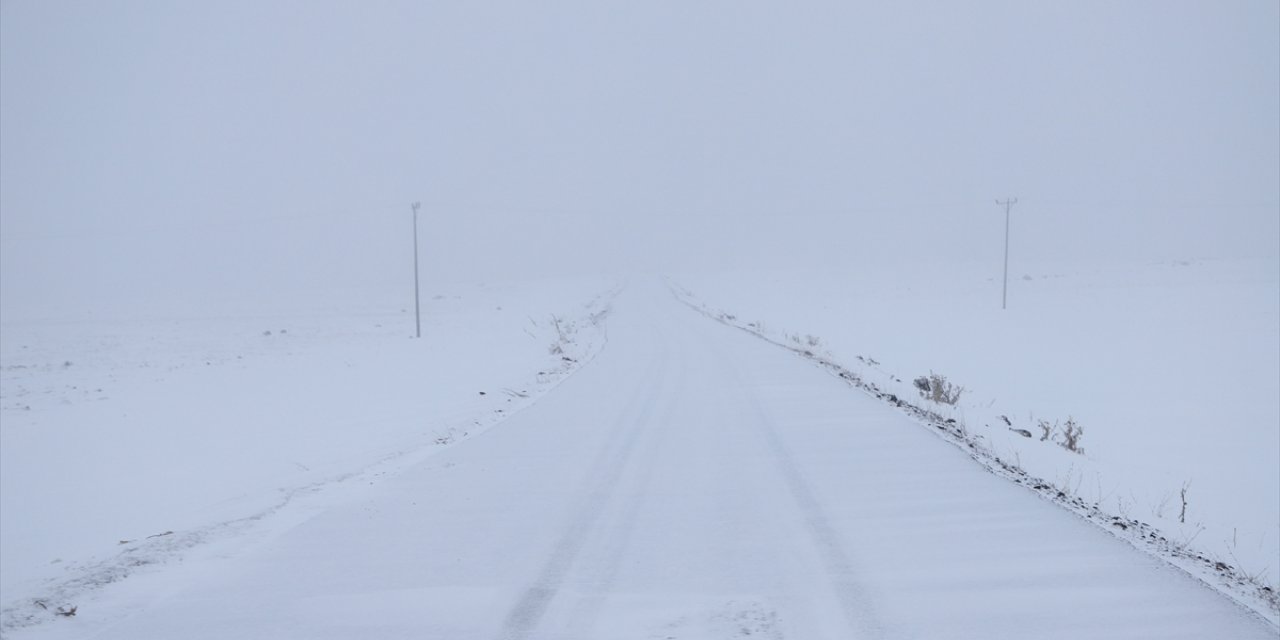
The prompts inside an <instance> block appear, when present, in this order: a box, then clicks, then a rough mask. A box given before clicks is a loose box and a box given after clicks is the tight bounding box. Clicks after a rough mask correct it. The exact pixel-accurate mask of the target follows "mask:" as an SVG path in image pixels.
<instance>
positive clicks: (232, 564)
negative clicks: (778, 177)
mask: <svg viewBox="0 0 1280 640" xmlns="http://www.w3.org/2000/svg"><path fill="white" fill-rule="evenodd" d="M540 293H541V292H540ZM544 295H545V294H544ZM468 298H473V299H474V298H476V294H475V293H474V292H473V293H472V294H471V295H470V296H468V295H466V294H463V299H464V300H465V299H468ZM495 298H497V299H502V300H503V301H504V302H506V303H507V304H511V302H512V301H511V299H510V297H508V296H504V295H499V296H493V297H487V296H481V297H480V298H479V300H484V301H486V302H490V303H491V302H496V301H497V300H496V299H495ZM506 308H508V307H507V306H506V305H504V309H506ZM578 308H579V309H581V307H580V306H579V307H578ZM611 308H612V310H611V312H610V313H609V314H608V316H607V318H602V317H600V316H599V315H596V316H595V317H596V318H597V319H598V320H599V321H603V322H604V323H605V324H607V327H608V341H607V344H606V345H605V346H604V348H602V349H600V350H599V351H598V352H595V355H594V357H591V358H589V359H587V358H586V357H585V356H584V357H583V363H582V366H581V368H580V369H578V370H577V371H576V372H574V373H573V374H572V375H570V376H568V377H566V378H564V379H563V380H562V381H561V382H560V383H559V384H558V385H556V387H555V388H554V389H553V390H550V391H549V392H548V393H546V394H543V395H542V396H541V397H540V398H538V399H537V401H536V402H532V403H529V404H528V406H527V407H525V408H524V410H522V411H519V412H512V413H513V415H510V416H509V417H505V419H503V420H502V421H501V422H500V423H498V424H495V425H493V428H491V429H489V430H487V431H485V432H484V433H480V434H475V435H474V437H465V438H464V439H462V440H461V441H460V442H459V443H458V444H457V446H438V445H434V444H433V443H432V442H430V441H426V440H425V439H424V438H423V437H422V436H421V435H419V434H417V433H409V434H407V435H408V438H407V440H408V441H409V442H410V446H408V447H403V448H402V449H401V450H408V451H413V453H409V454H407V455H404V456H401V458H400V459H399V460H396V459H392V460H389V461H384V462H383V463H382V464H376V465H374V466H373V467H370V468H368V469H367V470H366V471H365V472H363V473H358V474H354V475H351V476H349V477H348V478H347V480H346V481H339V482H330V483H327V484H326V485H322V486H315V487H312V488H310V489H309V490H305V491H302V492H298V494H297V495H296V497H295V499H293V500H291V501H290V502H288V503H286V504H283V505H281V506H279V507H278V508H276V509H275V510H273V511H270V512H267V513H265V514H263V515H262V516H261V517H257V518H250V519H249V520H248V521H246V522H243V523H242V524H241V525H238V526H232V527H223V528H218V527H214V528H208V527H206V528H204V529H203V530H202V531H205V532H209V534H208V535H205V536H203V538H201V536H199V535H191V532H190V530H185V529H180V530H175V531H174V533H173V534H169V535H162V536H161V537H159V538H156V539H155V540H160V541H167V540H169V539H171V538H172V539H174V540H175V542H177V541H181V540H184V539H186V540H190V544H189V545H188V546H186V547H185V548H175V547H174V546H172V545H171V546H167V547H164V548H163V549H161V550H155V549H153V550H152V552H151V553H147V552H146V551H145V550H146V549H147V548H148V545H151V546H155V545H156V544H158V545H166V544H168V543H166V542H160V543H146V542H142V543H141V545H140V547H139V551H138V552H128V551H126V552H125V553H124V554H122V555H123V556H124V557H125V558H126V559H137V560H139V561H142V562H143V563H149V564H147V566H142V567H132V566H129V565H128V564H127V563H126V564H125V565H124V567H123V568H129V569H133V570H134V574H133V575H131V576H129V577H128V578H127V579H123V580H120V579H117V578H118V577H119V573H118V572H117V573H111V572H100V573H98V574H96V575H97V576H99V577H106V578H112V579H113V580H111V581H107V580H104V581H103V582H104V584H100V585H98V586H99V588H95V589H82V590H80V591H78V592H75V591H71V590H63V591H62V592H55V593H51V594H49V599H48V600H45V601H44V602H45V603H46V604H47V606H49V607H50V608H51V609H54V608H63V609H64V611H65V610H68V609H69V607H70V606H75V607H76V608H77V609H76V615H75V616H68V617H62V618H59V617H57V616H56V614H55V613H53V612H51V611H48V610H40V609H39V607H38V605H37V606H35V607H32V606H31V605H30V604H27V605H26V606H24V607H23V608H22V609H21V610H20V611H21V612H27V613H29V614H30V615H31V616H33V617H32V619H31V621H32V622H44V624H34V625H29V626H21V627H19V625H13V626H11V627H10V628H9V629H8V631H9V632H10V633H9V635H12V637H15V638H18V637H22V638H31V639H37V638H39V639H47V640H53V639H63V638H97V639H99V640H111V639H121V640H124V639H134V638H168V637H183V638H210V639H213V638H229V637H264V638H308V639H314V638H333V639H337V638H369V637H378V638H401V637H403V638H410V637H427V638H450V639H464V638H477V639H481V638H528V639H540V638H547V639H550V638H581V639H583V640H588V639H592V640H593V639H595V638H617V639H631V638H635V639H637V640H640V639H646V640H651V639H653V638H679V639H687V640H729V639H731V638H743V637H748V636H750V637H763V638H773V639H780V638H802V639H806V640H815V639H819V638H830V639H833V640H835V639H839V638H850V637H866V638H941V637H945V638H973V639H975V640H976V639H979V638H981V639H984V640H990V639H992V638H1009V639H1011V640H1012V639H1015V638H1019V639H1020V638H1026V637H1037V638H1062V639H1063V640H1074V639H1076V638H1135V637H1160V638H1189V639H1190V638H1206V637H1231V638H1259V639H1261V638H1267V637H1272V635H1273V633H1274V626H1273V625H1269V624H1268V623H1267V622H1266V621H1265V620H1264V619H1263V618H1262V617H1259V616H1257V615H1255V614H1253V613H1250V612H1249V611H1248V610H1247V609H1245V608H1243V607H1240V606H1238V605H1236V604H1234V603H1232V602H1231V601H1230V600H1228V599H1227V598H1223V597H1221V596H1220V595H1219V594H1218V593H1215V592H1214V591H1212V590H1211V589H1209V588H1206V586H1205V585H1204V584H1202V583H1200V582H1198V581H1196V580H1195V579H1193V578H1192V577H1191V576H1188V575H1186V574H1183V573H1181V572H1179V571H1177V570H1175V569H1173V568H1172V567H1170V566H1169V565H1168V564H1167V563H1165V562H1164V561H1163V560H1161V559H1158V558H1154V557H1151V556H1149V555H1147V554H1144V553H1142V552H1141V551H1138V550H1135V549H1133V548H1132V547H1130V546H1129V545H1126V544H1124V543H1122V542H1119V541H1117V540H1115V539H1114V538H1112V537H1111V536H1109V535H1108V534H1107V533H1106V532H1105V531H1103V530H1100V529H1098V528H1097V527H1094V526H1092V525H1090V524H1088V523H1085V522H1082V521H1080V520H1079V519H1078V518H1076V517H1075V516H1074V515H1072V514H1071V513H1069V512H1067V511H1065V510H1063V509H1060V508H1059V507H1057V506H1055V505H1053V504H1049V503H1047V502H1045V501H1043V500H1040V499H1039V498H1038V497H1037V496H1036V495H1034V494H1032V493H1030V492H1028V491H1026V490H1025V489H1024V488H1022V487H1018V486H1016V485H1014V484H1012V483H1009V482H1006V481H1004V480H1002V479H1000V478H997V477H993V476H992V475H991V474H988V473H987V472H985V471H984V470H982V469H981V468H980V467H979V466H977V465H975V464H974V463H973V461H972V460H970V459H969V458H968V457H967V456H965V455H964V454H963V453H961V452H960V451H957V450H956V449H955V448H954V447H952V446H951V445H949V444H947V443H945V442H941V441H939V440H938V439H937V438H935V437H934V436H933V435H932V434H930V432H929V431H928V430H926V429H923V428H920V425H919V424H916V423H914V422H913V420H912V419H910V418H908V417H906V416H903V415H902V414H901V413H900V412H898V411H897V410H895V409H894V408H893V407H892V406H890V405H888V404H886V403H883V402H881V401H879V400H876V399H874V398H872V397H869V396H867V395H866V394H862V393H858V392H855V391H853V390H851V389H849V388H848V386H847V385H845V384H844V382H843V381H841V380H839V379H838V378H836V377H833V376H831V375H828V374H827V373H826V372H824V371H822V370H821V369H820V368H818V367H814V366H813V365H812V363H810V362H807V361H805V360H804V359H803V358H798V357H796V356H795V355H794V354H792V353H789V352H787V351H785V350H782V349H778V348H776V347H775V346H773V345H770V344H767V343H765V342H763V341H761V340H758V339H755V338H753V337H751V336H748V335H746V334H744V333H742V332H740V331H736V330H734V329H732V328H730V327H726V326H723V325H721V324H718V323H716V322H713V321H711V320H709V319H707V318H705V317H703V316H701V315H700V314H698V313H696V312H694V311H693V310H691V309H689V308H688V307H687V306H685V305H682V304H680V302H678V301H677V300H675V299H674V298H673V297H672V296H671V293H670V291H668V290H667V289H666V287H664V286H663V284H662V283H661V282H660V281H658V280H656V279H644V280H642V281H641V282H639V283H637V282H634V281H633V282H632V284H631V285H630V286H628V287H626V288H625V289H624V290H622V291H621V292H620V293H619V294H618V295H617V296H616V298H614V299H613V300H612V302H611ZM467 315H468V317H469V319H470V320H472V324H473V325H474V326H481V325H483V322H482V321H481V320H480V318H481V317H482V316H483V315H484V314H479V313H472V314H467ZM490 322H494V321H492V320H491V321H490ZM494 324H495V325H497V326H506V325H504V324H503V323H501V322H494ZM517 324H518V323H517ZM586 326H588V327H592V326H599V322H595V323H592V322H588V324H587V325H586ZM472 330H475V329H474V328H473V329H472ZM289 333H290V334H292V333H294V331H290V332H289ZM577 333H578V334H580V335H586V334H589V333H590V332H585V333H584V332H577ZM501 334H502V332H501V331H495V332H493V335H494V336H500V335H501ZM472 335H475V334H472ZM264 337H265V336H264ZM271 337H275V335H274V334H273V335H272V336H271ZM476 337H479V336H476ZM513 338H519V336H517V335H514V334H513ZM393 339H394V340H395V341H397V343H399V344H403V342H404V340H403V338H402V336H400V335H396V336H394V337H393ZM525 339H526V340H527V337H526V338H525ZM424 340H425V339H424ZM342 342H343V343H349V342H350V339H346V340H343V341H342ZM531 342H532V343H533V344H534V345H535V346H537V347H539V348H540V349H541V353H539V349H538V348H531V349H518V351H521V352H525V353H527V355H528V359H527V360H526V361H524V362H523V363H520V362H515V361H513V362H509V363H507V364H509V365H516V364H527V365H531V366H538V365H539V363H540V362H542V363H545V362H546V356H547V355H548V354H547V353H546V351H547V350H546V344H547V341H546V340H545V339H543V340H534V341H531ZM515 343H519V340H518V339H517V340H515ZM582 344H585V343H582ZM502 345H503V342H502V340H501V338H500V337H499V338H498V339H497V340H495V341H494V346H502ZM472 346H473V347H474V345H472ZM513 346H514V345H513ZM476 351H479V352H481V353H484V352H485V350H483V349H471V350H470V351H469V353H474V352H476ZM346 353H347V354H348V355H349V354H350V352H346ZM420 355H421V354H420ZM441 355H445V354H441ZM454 355H456V356H459V357H462V356H464V355H465V354H454ZM561 357H564V356H561ZM207 366H214V365H207ZM423 366H424V369H423V371H427V370H435V369H431V368H430V367H429V366H428V365H423ZM543 366H545V364H543ZM326 368H328V369H332V368H334V364H333V363H330V364H329V365H327V367H326ZM461 377H462V376H460V378H461ZM482 377H484V378H487V380H484V381H482V380H481V379H480V378H482ZM432 379H433V380H439V379H440V377H439V376H438V375H437V376H436V377H434V378H432ZM459 382H460V383H461V382H463V380H459ZM469 382H471V383H472V384H470V385H467V388H461V387H459V388H455V389H454V390H453V391H452V394H451V395H452V396H453V397H454V401H453V402H449V401H448V400H444V401H442V402H441V404H440V405H439V406H434V407H433V406H417V407H412V408H414V409H416V411H417V414H416V416H417V417H416V419H417V420H420V421H421V420H427V421H429V422H432V423H434V424H439V423H440V422H438V421H436V419H437V418H440V417H441V416H448V415H450V411H451V410H452V409H456V408H459V404H460V402H459V399H462V398H468V397H474V395H473V394H474V390H475V388H476V387H478V386H483V387H484V388H486V389H490V390H493V389H494V386H493V382H492V377H490V376H479V375H477V376H475V379H474V380H471V381H469ZM482 383H483V384H482ZM512 388H513V389H517V390H522V391H523V390H525V389H527V387H512ZM326 390H327V391H329V392H330V393H334V392H335V388H334V387H327V388H326ZM533 390H534V389H530V391H533ZM344 396H345V394H344ZM385 402H387V403H388V404H391V403H390V401H385ZM503 403H504V404H500V405H499V406H498V407H497V408H494V407H493V406H492V405H489V406H487V407H485V406H472V407H463V408H462V409H463V413H462V415H460V416H459V417H461V418H462V419H463V420H465V419H466V418H465V417H464V416H474V415H485V414H487V413H492V412H495V411H497V410H498V409H501V408H503V407H504V406H505V400H503ZM361 404H362V403H360V402H356V401H354V400H353V399H352V398H351V397H350V396H345V399H339V400H337V401H336V402H335V405H334V406H335V407H345V406H349V405H361ZM513 404H515V403H513ZM395 406H400V405H395ZM406 408H410V407H406ZM34 410H35V409H33V411H34ZM413 419H414V418H412V417H411V418H410V420H413ZM317 420H319V419H318V418H317ZM441 422H447V421H441ZM419 424H421V422H419ZM260 426H261V427H263V428H270V425H260ZM358 426H360V427H363V430H365V431H368V430H370V429H372V428H373V427H372V426H371V425H370V423H369V422H368V421H366V422H363V423H361V424H360V425H358ZM408 430H409V431H412V429H408ZM246 435H248V436H253V435H255V434H246ZM354 442H355V441H354V440H353V441H349V442H347V443H346V444H348V445H354ZM337 446H341V443H338V445H337ZM357 448H359V447H357ZM174 453H175V454H177V455H181V454H182V452H181V451H175V452H174ZM280 453H284V449H281V451H280ZM288 453H289V454H291V455H289V458H290V459H291V460H292V459H293V455H292V454H293V453H294V452H292V451H288ZM186 457H187V458H188V459H195V460H196V463H197V464H198V462H199V458H200V456H198V455H191V454H188V455H187V456H186ZM224 459H225V458H224ZM302 459H303V460H305V461H306V462H308V463H313V464H319V463H318V462H317V461H316V460H315V459H314V458H302ZM135 462H137V461H136V460H135ZM211 466H213V465H205V469H204V470H203V473H205V474H210V478H211V479H214V480H218V481H222V480H225V479H227V476H229V475H232V470H231V469H229V468H228V469H227V470H226V471H225V472H224V473H221V474H219V473H218V472H217V471H215V470H212V469H211V468H210V467H211ZM129 475H133V474H129ZM81 477H82V478H83V476H81ZM279 485H280V483H276V484H274V485H273V484H270V483H263V484H261V486H262V487H263V488H266V489H268V491H270V490H271V488H273V487H278V486H279ZM156 510H157V511H163V510H162V509H156ZM176 520H177V518H176V517H173V518H168V519H167V520H165V522H166V523H167V522H173V521H176ZM160 525H161V522H160V521H158V520H156V521H153V522H151V523H149V526H152V527H153V528H154V527H155V526H160ZM166 526H167V525H166ZM198 531H201V530H198ZM103 533H104V534H106V533H107V532H106V531H103ZM110 533H112V534H114V533H115V530H112V531H110ZM236 534H239V535H236ZM131 544H132V543H130V544H126V545H124V546H126V547H130V546H131ZM157 551H161V552H157ZM116 567H117V568H121V565H119V564H117V565H116ZM18 613H19V612H16V611H11V612H10V614H9V615H10V616H11V617H10V618H9V619H10V620H14V621H16V622H19V623H21V622H24V620H22V619H19V617H18Z"/></svg>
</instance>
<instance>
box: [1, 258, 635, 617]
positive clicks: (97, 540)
mask: <svg viewBox="0 0 1280 640" xmlns="http://www.w3.org/2000/svg"><path fill="white" fill-rule="evenodd" d="M609 286H611V285H610V283H609V281H606V280H604V279H599V278H596V279H579V280H566V281H556V282H545V283H542V284H541V285H538V284H533V285H530V284H522V285H521V286H519V287H513V286H510V285H458V286H451V287H446V286H435V287H430V288H429V289H428V290H427V294H428V295H427V296H425V297H426V298H427V300H426V304H425V308H426V310H427V315H426V317H425V318H424V320H425V322H424V324H423V337H422V339H420V340H419V339H412V335H413V332H414V324H413V315H412V313H411V312H409V313H406V312H404V311H403V310H399V309H395V308H386V307H385V306H384V307H383V308H373V309H368V308H365V309H358V310H352V309H347V310H342V309H333V310H329V311H327V312H318V313H313V314H310V315H301V316H297V315H295V316H273V317H252V316H250V317H246V316H244V315H241V316H234V315H228V316H224V317H221V318H181V317H173V316H169V317H161V316H155V315H149V316H145V315H144V316H141V317H135V318H132V319H129V318H117V319H114V320H107V321H104V320H95V319H93V318H80V319H75V320H64V321H60V322H49V321H47V320H41V319H31V320H27V321H22V320H10V321H8V322H5V323H4V324H3V327H2V329H3V333H2V334H0V335H2V336H3V339H2V340H0V371H2V376H3V377H0V411H2V414H0V415H2V417H3V422H2V427H0V502H2V503H3V505H4V509H3V517H2V518H0V565H2V566H3V567H4V571H3V573H2V574H0V575H2V584H0V590H3V592H4V603H3V604H4V606H6V607H7V606H9V605H11V604H13V603H14V602H15V601H19V600H20V599H22V598H26V597H41V596H43V595H47V592H49V591H50V590H51V589H52V590H55V591H56V590H58V589H60V588H61V587H60V586H59V585H62V584H64V583H66V582H67V581H68V580H72V581H74V580H76V579H79V578H81V577H83V576H84V575H86V574H89V575H91V574H94V573H102V572H103V571H108V573H110V571H109V570H110V569H112V568H113V567H114V566H115V565H117V564H119V563H120V561H121V559H125V558H126V556H128V555H129V554H131V553H136V554H141V555H143V556H146V554H147V553H148V551H147V550H146V549H145V547H146V545H148V544H155V543H157V542H166V541H165V540H160V539H158V538H160V537H161V534H164V533H165V532H179V533H181V532H196V531H201V530H202V529H204V528H207V527H210V526H214V525H218V524H220V523H226V522H229V521H237V520H240V519H244V518H249V517H253V516H255V515H258V514H261V513H264V512H266V511H269V510H271V509H273V508H275V507H277V506H278V505H279V504H281V502H282V501H285V500H288V499H289V498H290V497H291V496H292V495H294V494H296V493H297V492H298V491H299V490H301V489H303V488H306V487H313V486H317V485H323V484H325V483H328V482H333V481H334V480H335V479H341V478H343V477H346V476H347V475H349V474H351V473H353V472H357V471H360V470H363V469H366V468H368V467H370V466H371V465H373V464H374V463H376V462H379V461H383V460H386V459H388V458H393V457H395V456H397V455H401V454H403V453H405V452H406V451H413V450H415V449H420V448H423V447H434V446H439V445H445V444H449V443H452V442H454V441H455V440H459V439H462V438H464V437H466V436H468V435H470V434H474V433H475V432H478V431H481V430H483V429H484V428H487V427H488V426H489V425H490V424H492V423H493V422H494V421H495V420H496V419H498V418H500V417H502V415H504V414H505V413H507V412H510V411H512V410H513V409H515V408H517V407H519V406H522V405H523V404H525V403H526V402H528V399H529V398H530V397H532V396H534V395H536V394H537V393H538V392H540V391H541V390H545V389H546V388H549V387H550V386H551V385H553V384H554V383H556V382H557V381H558V380H559V379H560V378H561V377H562V376H563V375H564V373H565V372H566V371H567V370H568V368H569V367H568V366H566V365H571V364H574V363H572V362H569V361H566V360H562V358H582V357H585V356H588V355H589V354H590V353H592V351H593V350H594V349H596V348H598V347H599V341H600V339H601V336H599V335H595V334H596V333H598V329H596V328H595V327H593V326H590V325H589V324H580V325H578V326H581V327H583V328H584V329H585V330H584V331H583V332H582V333H581V335H580V336H577V339H576V340H575V341H574V343H573V344H566V345H564V346H563V349H565V350H566V352H565V353H563V354H552V353H550V347H551V345H553V344H556V343H559V342H560V338H559V335H558V334H557V333H556V331H555V328H554V325H553V323H552V320H553V316H554V317H558V318H562V319H563V321H562V327H564V328H565V329H566V330H572V328H571V327H570V324H572V323H583V322H584V321H586V320H589V318H588V316H589V315H590V313H591V312H593V310H589V309H587V308H585V307H584V305H586V304H589V303H595V304H602V303H603V302H607V301H605V300H597V299H596V298H595V296H597V295H599V294H602V293H605V292H606V289H607V288H608V287H609ZM594 310H596V311H598V310H599V309H594ZM482 394H483V395H482ZM171 535H175V534H171ZM193 542H194V541H193ZM139 545H141V546H142V547H144V548H141V549H140V548H139Z"/></svg>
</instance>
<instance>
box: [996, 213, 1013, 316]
mask: <svg viewBox="0 0 1280 640" xmlns="http://www.w3.org/2000/svg"><path fill="white" fill-rule="evenodd" d="M1017 203H1018V199H1017V198H1005V200H1004V202H1000V201H999V200H996V204H998V205H1000V206H1003V207H1004V290H1003V291H1002V292H1001V293H1000V308H1001V309H1007V308H1008V303H1009V210H1010V209H1012V208H1013V205H1015V204H1017Z"/></svg>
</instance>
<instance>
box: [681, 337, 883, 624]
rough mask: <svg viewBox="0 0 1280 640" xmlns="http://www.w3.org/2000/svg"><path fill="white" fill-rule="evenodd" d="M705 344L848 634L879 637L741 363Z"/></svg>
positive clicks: (835, 539)
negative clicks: (749, 421)
mask: <svg viewBox="0 0 1280 640" xmlns="http://www.w3.org/2000/svg"><path fill="white" fill-rule="evenodd" d="M706 344H707V345H708V347H709V348H710V349H711V350H712V351H713V352H714V353H715V356H716V359H717V360H718V361H719V362H722V363H725V365H726V366H725V367H724V370H725V374H724V375H725V376H726V377H728V378H729V379H732V380H733V381H734V383H735V384H734V386H735V388H737V389H739V390H740V391H741V394H742V396H743V398H744V399H745V400H744V404H745V405H746V406H747V407H749V408H750V410H751V414H752V416H753V417H754V418H755V420H754V422H755V425H756V427H757V429H758V430H759V432H760V434H761V435H762V436H763V438H764V440H765V443H766V444H767V447H768V449H769V452H770V454H772V455H771V457H772V459H773V462H774V465H775V467H776V468H777V470H778V472H779V473H780V474H781V476H782V478H783V480H784V481H785V483H786V486H787V492H788V493H789V494H790V495H791V498H792V501H793V502H794V503H795V505H796V507H797V509H798V510H799V512H800V515H801V517H802V518H803V520H804V525H805V529H806V530H807V531H808V533H809V541H810V542H811V543H812V544H813V546H814V548H815V549H816V550H817V552H818V556H819V557H820V558H821V560H822V564H823V569H825V570H826V573H827V576H828V578H829V580H830V586H831V589H832V591H833V593H834V595H835V598H836V600H837V602H838V604H839V606H840V610H841V613H842V614H843V615H844V618H845V621H846V622H847V623H848V624H849V628H850V630H852V631H854V632H855V636H854V637H875V638H880V637H884V636H885V631H884V626H883V624H882V623H881V622H880V620H879V616H878V614H877V613H876V610H875V607H874V606H873V605H872V602H871V597H870V595H869V594H868V593H867V591H866V589H865V588H864V587H863V586H862V584H861V583H860V582H859V581H858V579H857V571H856V570H855V567H854V563H853V561H852V560H850V557H849V554H848V553H847V552H846V551H845V549H844V545H843V544H842V543H841V541H840V534H839V533H837V532H836V530H835V528H834V527H832V526H831V522H830V520H829V519H828V518H827V515H826V512H825V511H824V510H823V508H822V504H821V503H819V502H818V500H817V498H816V497H815V496H814V493H813V490H812V489H810V487H809V483H808V482H807V481H806V480H805V479H804V476H803V475H802V474H801V473H800V469H799V466H798V465H797V464H796V463H795V460H794V458H793V457H792V456H791V452H790V450H789V449H788V448H787V446H786V444H785V443H784V442H783V441H782V438H781V437H780V436H779V435H778V429H777V426H776V425H775V424H774V421H773V419H772V418H771V417H770V415H769V413H768V412H767V411H766V410H765V409H764V407H762V406H761V405H760V400H759V398H757V397H756V395H755V394H754V393H752V392H751V391H750V390H749V389H748V387H747V385H746V383H745V381H744V380H743V378H742V375H741V373H740V372H741V371H743V370H744V369H743V368H742V367H741V366H737V363H736V362H735V359H734V358H733V357H732V356H730V355H727V354H725V353H724V352H723V351H721V350H720V349H719V348H718V347H717V346H715V344H714V342H711V341H708V342H707V343H706Z"/></svg>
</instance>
